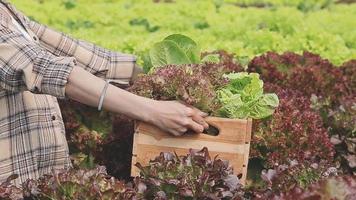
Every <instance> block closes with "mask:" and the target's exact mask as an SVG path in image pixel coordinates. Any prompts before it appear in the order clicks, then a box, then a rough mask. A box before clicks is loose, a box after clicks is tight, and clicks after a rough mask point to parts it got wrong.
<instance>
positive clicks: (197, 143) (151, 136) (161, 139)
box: [131, 117, 252, 184]
mask: <svg viewBox="0 0 356 200" xmlns="http://www.w3.org/2000/svg"><path fill="white" fill-rule="evenodd" d="M207 122H208V123H209V124H210V125H212V126H214V127H216V128H217V129H218V130H219V134H218V135H217V136H212V135H207V134H194V135H184V136H181V137H175V136H172V135H170V134H168V133H165V132H163V131H162V130H160V129H159V128H157V127H155V126H153V125H150V124H147V123H143V122H137V123H136V130H135V135H134V142H133V150H132V154H133V155H132V166H131V175H132V176H138V175H139V170H138V168H137V167H135V166H134V165H135V164H136V163H137V162H139V163H141V164H142V165H146V164H147V163H148V162H149V161H150V160H151V159H154V158H155V157H156V156H158V155H159V154H160V152H174V151H175V152H176V153H177V154H178V155H186V154H187V153H188V150H189V149H190V148H192V149H197V150H201V149H202V148H203V147H207V148H208V149H209V154H210V156H211V157H212V158H213V157H214V156H215V155H217V154H218V155H219V158H221V159H226V160H229V162H230V164H231V165H232V166H233V168H234V173H235V174H242V178H241V182H242V183H243V184H244V182H245V180H246V175H247V164H248V158H249V150H250V141H251V127H252V120H250V119H249V120H239V119H226V118H217V117H208V118H207Z"/></svg>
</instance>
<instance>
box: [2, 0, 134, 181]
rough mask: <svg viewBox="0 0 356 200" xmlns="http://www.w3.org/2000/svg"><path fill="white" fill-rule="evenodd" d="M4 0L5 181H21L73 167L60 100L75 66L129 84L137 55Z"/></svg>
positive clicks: (3, 140) (3, 124) (3, 159)
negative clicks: (35, 17)
mask: <svg viewBox="0 0 356 200" xmlns="http://www.w3.org/2000/svg"><path fill="white" fill-rule="evenodd" d="M0 2H1V3H0V183H1V182H3V181H4V180H5V179H6V178H7V177H9V176H10V175H12V174H18V175H19V176H20V177H19V178H18V179H17V180H15V181H14V184H16V185H20V184H21V183H22V182H24V181H26V180H27V179H28V178H31V179H36V178H38V177H40V176H41V175H43V174H46V173H50V172H51V171H52V170H56V169H62V168H66V167H70V166H71V163H70V159H69V157H68V146H67V141H66V138H65V129H64V124H63V121H62V116H61V112H60V109H59V106H58V102H57V98H65V97H66V96H65V85H66V83H67V79H68V76H69V74H70V72H71V70H72V69H73V67H74V66H79V67H82V68H84V69H85V70H87V71H88V72H90V73H92V74H94V75H96V76H98V77H100V78H103V79H114V80H116V81H117V82H118V83H121V84H128V82H129V81H130V80H131V78H132V75H133V71H134V70H135V69H136V65H135V62H136V58H135V57H134V56H133V55H128V54H121V53H116V52H112V51H110V50H107V49H104V48H101V47H98V46H96V45H94V44H91V43H88V42H85V41H81V40H77V39H74V38H71V37H69V36H68V35H65V34H63V33H60V32H57V31H55V30H53V29H50V28H48V27H46V26H44V25H41V24H39V23H36V22H34V21H31V20H30V19H29V18H27V17H26V16H25V15H23V14H22V13H21V12H19V11H17V10H16V9H15V8H14V7H13V6H12V5H11V4H9V3H8V2H6V1H2V0H0ZM11 17H14V18H15V19H16V20H17V22H19V24H20V25H22V26H23V28H24V29H25V30H26V31H27V33H28V34H29V35H30V36H31V39H29V38H28V37H25V36H24V34H22V33H21V31H19V29H18V27H16V26H14V23H13V22H12V19H11Z"/></svg>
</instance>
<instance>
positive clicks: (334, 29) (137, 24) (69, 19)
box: [11, 0, 356, 65]
mask: <svg viewBox="0 0 356 200" xmlns="http://www.w3.org/2000/svg"><path fill="white" fill-rule="evenodd" d="M11 2H13V3H14V4H15V5H16V6H17V7H18V8H19V9H21V10H23V11H24V12H25V13H26V14H27V15H29V16H31V17H32V18H33V19H35V20H37V21H39V22H42V23H45V24H47V25H49V26H51V27H54V28H55V29H58V30H60V31H64V32H66V33H70V34H71V35H73V36H75V37H77V38H81V39H85V40H89V41H93V42H95V43H97V44H99V45H102V46H104V47H107V48H110V49H114V50H117V51H124V52H128V53H135V54H138V55H140V58H141V60H143V59H142V58H143V55H144V52H147V50H148V49H149V48H151V47H152V45H153V44H154V43H155V42H156V41H159V40H160V39H161V38H163V37H164V36H166V35H169V34H172V33H182V34H185V35H189V36H190V37H192V38H193V39H194V40H196V41H197V42H198V43H199V44H201V46H202V48H203V49H206V50H208V51H213V50H218V49H224V50H226V51H229V52H232V53H235V54H236V55H238V56H239V58H240V59H243V60H245V59H252V58H253V57H254V56H256V55H260V54H263V53H265V52H267V51H274V52H280V53H282V52H285V51H293V52H298V53H302V52H303V51H310V52H314V53H317V54H320V55H321V56H322V57H324V58H328V59H329V60H330V61H331V62H332V63H334V64H336V65H340V64H342V63H343V62H345V61H347V60H350V59H352V58H356V50H355V49H356V42H355V41H356V38H355V33H354V27H356V24H355V23H356V22H355V21H356V20H354V19H355V17H354V16H355V15H354V12H355V9H356V4H349V5H348V4H339V3H336V1H333V0H292V1H287V0H248V1H246V0H236V1H235V0H214V1H206V0H196V1H190V0H179V1H172V2H171V3H165V1H159V3H155V1H153V0H138V1H130V0H123V1H101V0H65V1H60V0H45V1H38V0H27V1H22V0H12V1H11ZM261 3H264V4H267V5H269V6H266V7H263V8H261V7H258V6H257V7H256V6H248V5H253V4H255V5H256V4H257V5H258V4H261ZM241 4H245V5H247V6H239V5H241ZM197 10H199V12H197ZM94 13H95V14H94ZM48 16H50V17H48Z"/></svg>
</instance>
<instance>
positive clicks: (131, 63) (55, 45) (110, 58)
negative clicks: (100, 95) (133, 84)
mask: <svg viewBox="0 0 356 200" xmlns="http://www.w3.org/2000/svg"><path fill="white" fill-rule="evenodd" d="M27 22H28V24H29V27H30V28H31V30H32V31H33V32H34V33H35V34H36V35H37V37H38V38H39V41H40V44H41V45H42V46H43V47H44V48H46V49H47V50H49V51H50V52H51V53H53V54H54V55H56V56H70V57H74V58H76V60H77V61H78V66H80V67H83V68H84V69H85V70H87V71H89V72H90V73H92V74H94V75H96V76H98V77H101V78H105V79H111V80H114V81H116V82H118V83H121V84H129V82H130V81H131V80H132V78H133V75H134V74H135V73H134V72H135V71H137V70H139V69H138V68H139V67H138V66H137V65H136V57H135V56H134V55H131V54H124V53H119V52H114V51H111V50H108V49H105V48H102V47H100V46H97V45H95V44H93V43H89V42H86V41H83V40H78V39H75V38H72V37H70V36H68V35H66V34H64V33H62V32H59V31H55V30H54V29H51V28H49V27H47V26H45V25H42V24H39V23H37V22H34V21H31V20H29V19H27Z"/></svg>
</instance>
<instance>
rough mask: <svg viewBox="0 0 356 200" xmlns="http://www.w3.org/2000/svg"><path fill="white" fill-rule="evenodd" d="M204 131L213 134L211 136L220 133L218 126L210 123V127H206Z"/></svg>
mask: <svg viewBox="0 0 356 200" xmlns="http://www.w3.org/2000/svg"><path fill="white" fill-rule="evenodd" d="M203 133H204V134H207V135H211V136H218V135H219V133H220V130H219V129H218V128H216V127H215V126H213V125H210V124H209V128H208V129H205V130H204V131H203Z"/></svg>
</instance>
